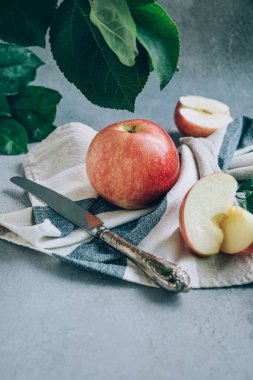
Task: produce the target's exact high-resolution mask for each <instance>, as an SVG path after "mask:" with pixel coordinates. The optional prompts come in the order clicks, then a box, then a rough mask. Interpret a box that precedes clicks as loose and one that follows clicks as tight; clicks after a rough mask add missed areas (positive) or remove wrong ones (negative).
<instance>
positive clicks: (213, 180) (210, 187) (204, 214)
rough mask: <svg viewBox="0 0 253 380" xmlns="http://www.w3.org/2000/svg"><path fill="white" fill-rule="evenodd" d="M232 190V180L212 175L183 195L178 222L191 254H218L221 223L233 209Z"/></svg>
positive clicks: (221, 175)
mask: <svg viewBox="0 0 253 380" xmlns="http://www.w3.org/2000/svg"><path fill="white" fill-rule="evenodd" d="M236 189H237V182H236V180H235V179H234V177H232V176H230V175H228V174H225V173H214V174H210V175H208V176H206V177H203V178H201V179H200V180H199V181H198V182H197V183H196V184H195V185H194V186H193V187H192V188H191V189H190V190H189V191H188V193H187V194H186V195H185V197H184V199H183V202H182V204H181V207H180V214H179V222H180V230H181V235H182V238H183V240H184V243H185V244H186V245H187V246H188V248H189V249H190V250H191V251H192V252H194V253H196V254H198V255H200V256H210V255H215V254H216V253H218V252H219V251H220V248H221V245H222V242H223V238H224V233H223V231H222V229H221V222H222V220H223V218H224V217H225V216H228V215H229V213H230V210H231V209H232V207H233V203H234V199H235V194H236Z"/></svg>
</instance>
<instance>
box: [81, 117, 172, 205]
mask: <svg viewBox="0 0 253 380" xmlns="http://www.w3.org/2000/svg"><path fill="white" fill-rule="evenodd" d="M86 169H87V175H88V178H89V180H90V182H91V185H92V186H93V187H94V188H95V190H96V191H97V193H98V194H99V195H100V196H102V197H103V198H105V199H106V200H107V201H109V202H111V203H113V204H115V205H117V206H120V207H122V208H126V209H140V208H144V207H147V206H150V205H151V204H153V203H154V202H155V201H157V200H158V199H160V198H161V197H162V196H163V195H164V194H166V193H167V192H168V190H169V189H171V187H172V186H173V185H174V184H175V183H176V181H177V179H178V176H179V157H178V153H177V149H176V147H175V145H174V143H173V141H172V139H171V138H170V136H169V135H168V134H167V133H166V132H165V131H164V130H163V129H162V128H161V127H160V126H158V125H157V124H155V123H153V122H151V121H148V120H144V119H134V120H126V121H122V122H119V123H116V124H111V125H109V126H108V127H106V128H104V129H103V130H101V131H100V132H99V133H98V134H97V135H96V136H95V138H94V139H93V140H92V142H91V144H90V147H89V149H88V153H87V159H86Z"/></svg>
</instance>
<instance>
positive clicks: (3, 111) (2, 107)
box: [0, 90, 11, 117]
mask: <svg viewBox="0 0 253 380" xmlns="http://www.w3.org/2000/svg"><path fill="white" fill-rule="evenodd" d="M1 116H11V115H10V110H9V105H8V102H7V99H6V97H5V95H4V93H3V92H2V91H1V90H0V117H1Z"/></svg>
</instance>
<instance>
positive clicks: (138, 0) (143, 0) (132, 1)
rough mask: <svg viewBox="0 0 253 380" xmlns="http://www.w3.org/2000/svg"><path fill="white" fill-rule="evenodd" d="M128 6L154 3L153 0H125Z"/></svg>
mask: <svg viewBox="0 0 253 380" xmlns="http://www.w3.org/2000/svg"><path fill="white" fill-rule="evenodd" d="M127 2H128V4H129V6H130V7H132V8H134V7H140V6H141V5H146V4H151V3H154V2H155V0H127Z"/></svg>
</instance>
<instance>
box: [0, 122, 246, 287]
mask: <svg viewBox="0 0 253 380" xmlns="http://www.w3.org/2000/svg"><path fill="white" fill-rule="evenodd" d="M95 135H96V131H95V130H94V129H92V128H90V127H89V126H87V125H84V124H82V123H70V124H66V125H64V126H62V127H58V128H57V129H56V130H55V131H54V132H53V133H52V134H51V135H50V136H48V138H47V139H45V140H44V141H43V142H42V143H40V144H39V145H37V146H36V147H35V148H34V149H33V150H32V151H31V152H29V153H28V154H27V156H26V157H25V160H24V162H23V166H24V170H25V175H26V177H27V178H29V179H31V180H33V181H36V182H37V183H40V184H43V185H44V186H47V187H50V188H52V189H54V190H56V191H58V192H59V193H61V194H63V195H65V196H67V197H69V198H70V199H72V200H73V201H75V202H77V203H78V204H79V205H81V206H82V207H84V208H86V209H88V210H90V211H91V212H92V213H94V214H96V215H98V216H99V217H100V218H101V219H102V220H103V221H104V223H105V225H106V226H107V227H108V228H111V229H112V230H113V231H115V232H117V233H118V234H119V235H121V236H122V237H124V238H125V239H127V240H129V241H130V242H132V243H133V244H135V245H138V246H140V247H141V248H142V249H144V250H146V251H148V252H150V253H153V254H155V255H158V256H160V257H163V258H165V259H168V260H170V261H172V262H175V263H177V264H178V265H180V266H181V267H182V268H183V269H185V270H186V271H187V272H188V273H189V275H190V277H191V283H192V287H193V288H199V287H221V286H231V285H240V284H245V283H249V282H252V281H253V256H252V255H248V256H231V255H230V256H229V255H223V254H218V255H216V256H214V257H209V258H205V259H202V258H198V257H196V256H193V255H192V254H191V253H190V252H189V251H188V249H187V248H186V247H185V246H184V244H183V243H182V239H181V236H180V231H179V207H180V203H181V201H182V199H183V197H184V195H185V194H186V192H187V191H188V190H189V189H190V187H191V186H192V185H193V184H194V183H195V182H196V181H197V180H198V179H199V178H201V177H202V176H205V175H207V174H210V173H213V172H219V171H222V170H223V171H227V172H228V173H230V174H232V175H234V176H235V178H236V179H238V180H243V179H247V178H253V121H252V120H251V119H249V118H247V117H239V118H238V119H236V120H235V121H233V122H232V123H231V124H230V125H229V126H228V127H227V128H223V129H220V130H217V131H216V132H215V133H213V134H212V135H211V136H209V137H208V138H205V139H203V138H192V137H184V138H181V139H180V144H181V145H180V160H181V168H180V175H179V179H178V181H177V183H176V184H175V185H174V187H173V188H172V189H171V190H170V191H169V192H168V194H167V195H166V196H165V197H164V198H163V199H162V200H161V201H160V202H159V203H157V204H156V205H155V206H154V207H152V208H148V209H144V210H123V209H120V208H118V207H116V206H114V205H112V204H110V203H109V202H106V201H105V200H104V199H102V198H101V197H99V196H98V194H97V193H96V192H95V190H94V189H93V188H92V187H91V185H90V183H89V180H88V177H87V173H86V168H85V159H86V154H87V151H88V147H89V144H90V142H91V140H92V139H93V137H94V136H95ZM29 197H30V200H31V205H32V207H30V208H27V209H25V210H22V211H17V212H12V213H8V214H2V215H0V238H2V239H5V240H7V241H10V242H13V243H16V244H19V245H23V246H27V247H29V248H33V249H34V250H36V251H38V252H42V253H46V254H49V255H52V256H54V257H57V258H58V259H60V260H63V261H65V262H67V263H69V264H72V265H76V266H79V267H82V268H84V269H85V270H93V271H98V272H100V273H104V274H107V275H110V276H114V277H118V278H121V279H124V280H127V281H132V282H136V283H141V284H144V285H148V286H154V284H153V283H152V281H150V280H149V279H147V277H146V276H145V275H144V274H143V273H142V272H140V271H139V270H138V268H137V267H136V266H135V265H134V264H133V263H131V262H130V261H129V260H127V259H126V257H125V256H123V255H122V254H121V253H119V252H117V251H116V250H114V249H112V248H110V247H108V246H106V245H104V244H103V243H102V242H100V241H98V240H97V239H94V238H91V237H90V236H89V234H88V233H87V232H86V231H83V230H81V229H79V228H77V227H76V226H74V225H73V224H72V223H71V222H69V221H67V220H66V219H64V218H63V217H61V216H60V215H58V214H57V213H55V212H54V211H53V210H52V209H50V208H49V207H48V206H47V205H45V204H44V203H43V202H42V201H40V200H39V199H37V198H36V197H34V196H32V195H29Z"/></svg>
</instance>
